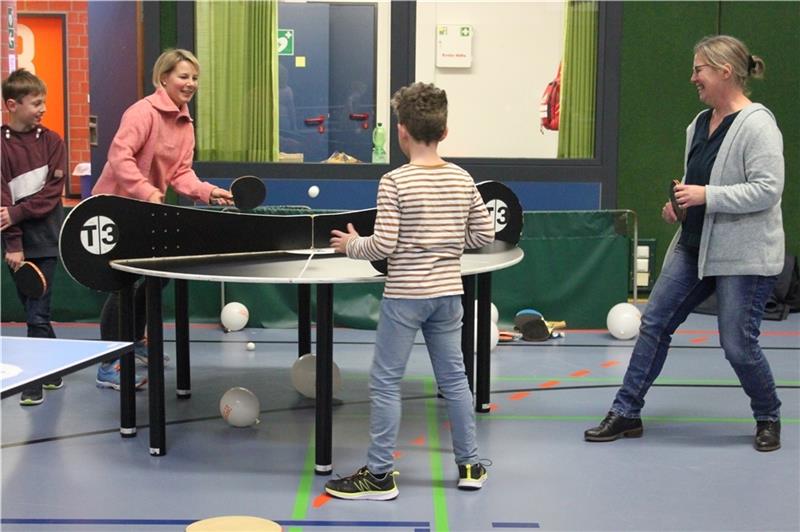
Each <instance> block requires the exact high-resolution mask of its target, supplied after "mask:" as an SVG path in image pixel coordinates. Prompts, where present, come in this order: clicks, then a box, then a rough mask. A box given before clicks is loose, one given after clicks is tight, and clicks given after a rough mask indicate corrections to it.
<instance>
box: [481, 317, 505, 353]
mask: <svg viewBox="0 0 800 532" xmlns="http://www.w3.org/2000/svg"><path fill="white" fill-rule="evenodd" d="M499 341H500V329H499V328H498V327H497V324H496V323H494V322H492V323H490V324H489V351H494V350H495V348H496V347H497V343H498V342H499ZM477 350H478V320H477V319H476V320H475V351H477Z"/></svg>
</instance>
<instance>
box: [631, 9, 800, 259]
mask: <svg viewBox="0 0 800 532" xmlns="http://www.w3.org/2000/svg"><path fill="white" fill-rule="evenodd" d="M798 27H800V2H625V3H624V5H623V26H622V65H621V72H620V91H621V92H620V114H619V175H618V181H617V198H618V199H617V206H618V207H619V208H623V209H631V210H634V211H636V212H637V213H638V214H639V236H640V237H642V238H655V239H656V240H657V246H656V250H657V258H656V261H655V266H656V271H660V269H661V263H662V262H663V258H664V253H665V251H666V249H667V246H668V244H669V242H670V240H671V239H672V236H673V234H674V233H675V229H676V226H674V225H668V224H666V223H664V222H663V221H662V220H661V208H662V207H663V205H664V203H665V202H666V201H667V186H668V183H669V182H670V180H671V179H673V178H679V177H680V176H681V175H683V156H684V146H685V142H686V126H687V125H688V124H689V122H690V121H691V120H692V119H693V118H694V116H695V115H696V114H697V113H698V112H699V111H700V110H702V109H703V108H704V106H703V104H702V103H701V102H700V101H699V99H698V98H697V91H696V90H695V88H694V85H692V84H691V83H690V82H689V78H690V75H691V66H692V58H693V48H694V45H695V43H696V42H697V41H699V40H700V39H701V38H702V37H704V36H706V35H713V34H716V33H718V32H721V33H729V34H731V35H734V36H735V37H738V38H740V39H742V40H743V41H744V42H745V43H746V44H747V45H748V47H749V48H750V50H751V52H752V53H754V54H756V55H759V56H761V57H763V58H764V61H765V62H766V76H765V79H763V80H751V83H750V86H751V89H752V94H751V96H750V97H751V99H752V100H753V101H756V102H761V103H763V104H765V105H766V106H767V107H769V108H770V109H771V110H772V111H773V113H775V116H776V118H777V120H778V126H779V127H780V129H781V131H782V133H783V140H784V156H785V159H786V187H785V190H784V193H783V203H782V206H783V222H784V229H785V232H786V235H787V243H788V247H787V250H788V251H789V252H791V253H793V254H795V255H798V254H800V238H798V235H800V179H798V178H799V177H800V176H798V173H800V105H799V104H798V102H800V100H799V99H798V95H800V31H797V28H798Z"/></svg>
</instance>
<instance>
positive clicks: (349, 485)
mask: <svg viewBox="0 0 800 532" xmlns="http://www.w3.org/2000/svg"><path fill="white" fill-rule="evenodd" d="M396 474H397V472H396V471H394V472H391V473H385V474H383V475H379V476H375V475H373V474H372V473H370V472H369V469H367V466H364V467H362V468H361V469H359V470H358V471H356V472H355V474H353V475H351V476H349V477H344V478H337V479H335V480H329V481H328V482H326V483H325V491H326V492H328V494H329V495H333V496H334V497H338V498H340V499H366V500H372V501H389V500H391V499H394V498H395V497H397V495H398V494H399V491H398V490H397V485H396V484H395V483H394V476H395V475H396Z"/></svg>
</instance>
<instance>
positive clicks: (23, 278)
mask: <svg viewBox="0 0 800 532" xmlns="http://www.w3.org/2000/svg"><path fill="white" fill-rule="evenodd" d="M14 279H15V280H16V282H17V287H18V288H19V291H20V292H22V294H23V295H24V296H26V297H31V298H37V299H38V298H40V297H42V296H43V295H44V294H45V292H47V279H46V278H45V276H44V274H43V273H42V270H40V269H39V267H38V266H37V265H36V264H34V263H32V262H30V261H27V260H25V261H22V264H20V266H19V268H17V269H16V270H14Z"/></svg>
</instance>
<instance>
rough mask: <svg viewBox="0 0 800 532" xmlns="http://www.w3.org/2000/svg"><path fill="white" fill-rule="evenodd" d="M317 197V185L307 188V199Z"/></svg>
mask: <svg viewBox="0 0 800 532" xmlns="http://www.w3.org/2000/svg"><path fill="white" fill-rule="evenodd" d="M317 196H319V187H318V186H317V185H314V186H311V187H308V197H309V198H316V197H317Z"/></svg>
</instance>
